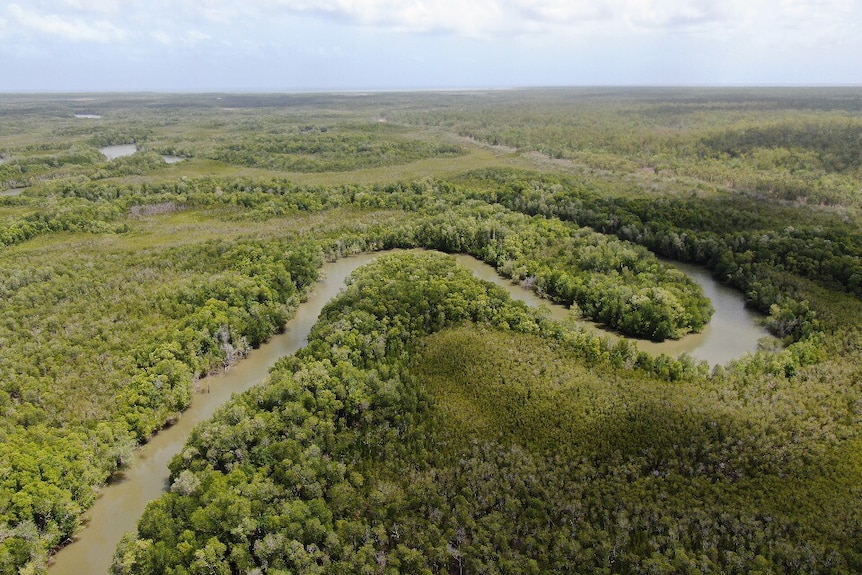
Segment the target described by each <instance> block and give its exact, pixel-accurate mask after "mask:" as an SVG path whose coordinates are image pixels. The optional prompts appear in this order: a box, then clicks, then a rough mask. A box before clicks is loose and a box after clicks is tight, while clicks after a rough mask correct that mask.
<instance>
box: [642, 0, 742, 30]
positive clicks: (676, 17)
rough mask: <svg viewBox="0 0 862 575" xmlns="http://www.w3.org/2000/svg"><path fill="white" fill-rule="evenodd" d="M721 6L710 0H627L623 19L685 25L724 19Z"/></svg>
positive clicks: (664, 26) (654, 24)
mask: <svg viewBox="0 0 862 575" xmlns="http://www.w3.org/2000/svg"><path fill="white" fill-rule="evenodd" d="M723 6H724V4H723V3H718V2H712V1H711V0H629V1H628V2H626V6H625V19H626V20H627V21H628V22H630V23H631V24H633V25H635V26H646V27H660V28H667V27H686V26H690V25H698V24H706V23H712V22H722V21H726V17H727V15H726V13H725V12H724V10H723V9H722V7H723Z"/></svg>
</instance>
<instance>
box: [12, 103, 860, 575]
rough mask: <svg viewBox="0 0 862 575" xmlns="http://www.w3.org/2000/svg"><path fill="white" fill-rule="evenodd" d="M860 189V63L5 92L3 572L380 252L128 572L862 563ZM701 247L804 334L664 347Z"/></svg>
mask: <svg viewBox="0 0 862 575" xmlns="http://www.w3.org/2000/svg"><path fill="white" fill-rule="evenodd" d="M120 145H123V146H124V150H126V151H127V154H126V155H120V156H119V157H114V156H115V154H114V153H112V152H113V150H107V149H106V147H108V146H120ZM124 153H125V152H124ZM860 209H862V90H860V89H856V88H805V89H801V88H799V89H790V88H786V89H785V88H770V89H753V88H752V89H682V88H680V89H659V88H638V89H635V88H631V89H600V88H591V89H586V88H584V89H545V90H538V89H533V90H513V91H489V92H424V93H393V94H386V93H380V94H293V95H292V94H287V95H279V94H250V95H244V94H203V95H191V94H185V95H154V94H95V95H81V94H71V95H5V96H2V98H0V413H2V425H0V574H4V575H5V574H16V573H22V574H32V573H44V572H46V570H47V569H48V565H49V563H50V561H51V558H52V555H53V554H54V553H55V552H56V551H57V550H58V549H60V548H62V547H63V546H65V545H69V544H71V545H74V543H73V541H74V539H75V537H76V533H80V532H81V530H82V529H85V528H86V525H85V523H86V522H85V520H84V514H85V512H86V510H87V509H88V508H89V507H90V506H91V505H92V504H93V502H94V501H95V500H96V498H97V497H98V496H99V494H100V492H102V490H109V489H111V483H113V482H117V481H121V480H122V476H123V472H124V469H127V467H128V466H129V465H134V460H135V456H134V455H135V452H136V447H137V446H139V445H141V444H144V443H146V442H147V441H148V440H149V439H150V438H152V437H153V435H154V434H156V433H158V432H159V430H161V429H164V428H165V427H166V426H170V425H172V424H173V423H174V422H175V421H177V419H178V418H181V417H182V413H183V411H184V410H186V409H187V408H188V406H189V405H190V404H191V402H193V401H194V398H195V396H196V394H199V393H205V392H206V390H207V381H208V380H207V376H208V375H209V374H213V373H218V372H221V371H224V370H229V369H231V368H232V367H233V366H236V365H237V364H238V362H242V361H243V358H244V357H246V355H247V354H248V353H249V351H250V350H252V349H255V348H257V347H259V346H260V345H262V344H264V343H265V342H267V341H268V340H269V339H270V338H271V337H272V336H273V335H275V334H277V333H279V332H281V331H282V330H284V327H285V323H286V322H287V321H288V319H289V318H290V317H292V315H293V314H294V313H296V311H297V309H300V306H302V305H303V303H302V302H303V301H304V300H305V299H306V298H307V297H308V296H309V294H310V293H312V292H313V290H314V288H315V285H316V284H317V282H318V280H319V279H320V273H321V271H320V270H321V269H322V266H323V264H324V262H327V261H336V260H339V259H341V258H346V257H350V256H351V255H355V254H359V253H368V252H380V251H384V250H395V251H393V252H392V253H386V254H383V255H380V256H379V257H378V258H377V259H376V260H375V261H374V262H373V263H370V264H368V265H366V266H363V267H360V268H359V269H358V270H357V271H356V272H355V273H354V274H353V276H352V277H351V279H350V280H349V282H348V285H347V287H346V288H345V290H344V291H343V293H341V294H340V295H339V296H338V297H336V298H335V299H333V300H332V301H331V302H330V303H329V304H328V305H327V306H326V307H325V308H324V311H323V312H322V314H321V316H320V318H319V321H318V323H317V325H316V326H315V327H314V329H313V330H312V331H311V333H310V335H309V336H308V344H307V345H306V346H305V347H304V348H302V349H301V350H300V351H298V352H297V353H296V354H294V355H291V356H287V357H284V358H282V359H281V360H280V361H279V362H278V363H277V364H276V366H275V367H274V368H273V370H272V371H271V373H270V375H269V377H268V378H267V379H266V380H265V381H262V382H261V383H260V384H259V385H257V386H255V387H253V388H252V389H250V390H249V391H246V392H244V393H242V394H238V395H236V396H235V397H234V398H233V399H231V400H230V401H229V402H228V403H227V404H225V405H224V406H223V407H222V408H220V409H219V410H218V412H217V413H216V414H215V416H214V417H213V418H212V419H211V420H209V421H207V422H204V423H202V424H201V425H199V426H198V427H197V428H196V429H195V431H194V432H192V434H191V436H190V437H189V438H188V442H187V443H186V445H185V447H184V448H183V449H182V451H181V453H179V455H177V456H176V457H175V458H174V460H173V462H172V463H171V465H170V474H171V476H170V480H169V484H168V485H166V486H165V492H164V494H163V495H162V496H161V497H160V498H159V499H157V500H155V501H153V502H152V503H151V504H150V505H149V506H148V508H147V510H146V512H145V513H144V515H143V516H142V517H141V518H140V520H139V521H138V524H137V525H138V527H137V531H136V532H131V533H129V534H127V535H126V536H125V537H124V538H123V540H122V542H121V543H120V545H119V547H118V548H117V549H116V550H115V551H114V550H111V552H112V554H113V566H112V568H111V569H112V571H113V572H114V573H116V574H122V575H136V574H145V573H146V574H161V573H171V574H176V575H180V574H198V573H200V574H205V573H206V574H210V573H218V574H230V573H261V574H262V573H273V574H276V573H278V574H282V573H386V574H390V573H391V574H395V573H416V574H431V573H452V574H455V573H457V574H459V575H460V574H466V573H501V574H502V573H608V574H612V573H613V574H657V573H691V574H695V573H727V574H731V573H733V574H737V573H738V574H743V573H763V574H768V573H835V574H838V573H858V572H862V497H860V485H862V388H860V384H862V373H860V370H862V332H860V327H862V305H860V304H862V302H860V297H862V227H860V222H862V219H860ZM450 254H469V255H471V256H473V257H474V258H477V259H478V260H481V261H483V262H486V263H487V264H489V265H491V266H493V268H495V269H496V270H497V273H499V274H500V275H501V276H503V277H505V278H509V280H510V281H511V282H513V283H516V284H519V285H522V286H524V287H526V288H529V289H532V290H533V291H535V292H536V293H537V294H539V295H541V296H542V297H545V298H547V300H548V301H549V302H555V303H558V304H562V305H565V306H567V307H568V308H570V310H571V311H570V313H569V315H570V320H566V321H556V320H553V319H551V318H549V317H548V315H547V313H545V312H543V310H541V309H533V308H530V307H527V306H526V305H524V304H522V303H520V302H516V301H513V300H512V299H511V298H510V297H509V296H508V295H507V293H506V292H505V291H504V290H502V289H501V288H499V287H496V286H494V285H492V284H490V283H488V282H485V281H482V280H479V279H477V278H475V277H474V276H473V275H472V274H471V273H470V272H469V271H468V270H466V269H465V268H463V267H462V266H460V265H459V264H458V263H457V261H456V260H455V259H454V258H453V257H452V256H451V255H450ZM673 261H679V262H687V263H693V264H697V265H699V266H702V267H704V268H706V269H708V270H709V271H710V272H711V273H712V275H713V277H714V278H716V280H718V281H720V282H722V283H723V284H726V285H728V286H731V287H733V288H734V289H736V290H738V291H739V293H740V294H742V295H743V297H744V298H745V301H746V303H747V305H748V306H750V308H752V309H753V310H756V311H757V312H759V313H760V314H762V318H763V319H762V321H763V324H764V326H765V327H766V328H767V329H768V330H769V332H770V333H771V336H769V337H766V338H764V339H762V340H761V342H760V345H759V349H757V350H755V351H752V352H751V353H748V354H746V355H743V356H741V357H739V358H737V359H735V360H733V361H731V362H729V363H727V364H724V365H717V366H714V367H713V366H710V365H708V364H707V363H706V362H701V361H697V360H695V359H693V358H692V357H691V356H689V355H686V354H683V355H681V356H678V357H672V356H669V355H663V354H661V355H655V354H651V353H647V352H644V351H640V350H638V348H637V345H636V344H635V341H637V340H639V339H640V340H649V341H654V342H660V341H663V340H669V339H670V340H672V339H677V338H681V337H684V336H686V335H688V334H692V333H697V332H700V331H702V330H703V329H704V328H705V327H707V326H708V325H709V322H710V320H711V318H712V315H713V312H714V310H713V306H712V304H711V302H710V300H709V299H708V298H707V297H706V296H705V294H704V292H703V290H702V289H701V288H700V286H698V285H697V284H696V283H695V282H693V281H692V280H691V279H690V278H689V277H688V276H686V275H685V274H684V273H682V272H680V271H679V270H678V269H676V268H675V267H674V265H673V263H672V262H673ZM580 321H591V322H593V323H595V324H598V325H600V326H601V327H602V328H603V329H605V330H607V333H608V334H612V335H613V337H610V335H609V336H607V337H606V336H603V335H601V333H600V332H597V331H595V330H588V329H585V328H584V326H583V325H582V323H579V322H580Z"/></svg>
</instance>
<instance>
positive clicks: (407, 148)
mask: <svg viewBox="0 0 862 575" xmlns="http://www.w3.org/2000/svg"><path fill="white" fill-rule="evenodd" d="M345 128H346V129H345ZM351 128H352V129H351ZM393 131H394V130H393V129H390V128H388V127H387V126H385V125H378V126H371V127H362V126H355V127H351V126H345V127H343V128H342V127H339V128H336V129H327V128H316V127H304V128H298V129H296V130H293V131H291V132H288V133H280V134H254V135H253V136H252V137H251V138H249V139H248V140H245V141H242V142H236V141H234V142H231V143H229V144H224V145H222V146H220V147H218V148H216V149H215V150H213V151H212V152H210V153H209V154H208V157H209V158H211V159H214V160H221V161H224V162H227V163H230V164H239V165H242V166H251V167H260V168H267V169H270V170H281V171H287V172H342V171H350V170H355V169H357V168H372V167H377V166H390V165H397V164H403V163H407V162H412V161H415V160H420V159H423V158H434V157H453V156H457V155H459V154H462V153H463V150H462V149H461V148H459V147H458V146H453V145H444V144H431V143H427V142H424V141H422V140H413V139H400V138H398V139H391V140H387V139H386V137H385V136H387V135H389V134H392V133H393ZM393 135H394V134H393ZM381 136H384V137H381Z"/></svg>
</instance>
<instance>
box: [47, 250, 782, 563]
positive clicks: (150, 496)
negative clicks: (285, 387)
mask: <svg viewBox="0 0 862 575" xmlns="http://www.w3.org/2000/svg"><path fill="white" fill-rule="evenodd" d="M379 255H380V254H379V253H375V254H362V255H358V256H353V257H349V258H345V259H341V260H338V261H336V262H333V263H327V264H326V265H324V267H323V270H322V272H323V273H322V276H321V277H322V278H323V279H322V280H321V281H320V282H319V283H318V284H317V286H316V287H315V289H314V291H313V292H312V293H311V294H310V295H309V298H308V300H307V301H306V302H304V303H303V304H302V305H300V306H299V307H298V308H297V310H296V315H295V316H294V317H293V319H291V320H290V321H289V322H288V324H287V326H286V329H285V331H284V333H281V334H279V335H276V336H274V337H273V338H272V339H270V341H269V342H268V343H266V344H264V345H262V346H260V348H258V349H255V350H252V352H251V353H250V354H249V355H248V357H247V358H246V359H244V360H243V361H241V362H239V363H238V364H237V365H235V366H233V367H232V368H231V369H230V370H228V371H226V372H223V373H220V374H217V375H214V376H211V377H209V378H207V381H208V383H209V385H208V389H209V393H203V394H195V395H194V397H193V398H192V405H191V407H190V408H189V409H188V410H187V411H185V412H184V413H183V414H182V416H181V417H180V418H179V419H178V421H177V422H176V423H175V424H174V425H172V426H171V427H168V428H166V429H164V430H162V431H161V432H159V433H158V434H157V435H156V436H155V437H153V438H152V440H151V441H150V442H149V443H147V444H146V445H144V446H142V447H141V448H140V449H138V450H137V451H136V457H135V461H134V463H133V464H132V465H131V466H130V467H129V469H127V470H126V471H125V473H124V475H123V477H122V478H121V479H119V480H117V481H115V482H114V483H112V484H111V485H109V486H107V487H105V488H104V489H103V491H102V495H101V497H100V498H99V499H97V500H96V502H95V504H94V505H93V507H92V508H91V509H90V510H89V511H88V512H87V514H86V516H85V517H86V521H87V525H86V527H85V528H83V529H82V530H81V531H80V532H79V533H78V534H77V537H76V542H75V543H73V544H71V545H68V546H66V547H65V548H63V549H61V550H60V551H59V552H58V553H57V554H56V555H55V556H54V558H53V564H52V565H51V566H50V568H49V569H48V572H49V574H50V575H66V574H69V575H104V574H105V573H107V572H108V570H109V568H110V565H111V560H112V558H113V553H114V550H115V548H116V546H117V544H118V543H119V542H120V539H121V538H122V536H123V534H124V533H126V532H128V531H133V530H134V529H135V528H136V524H137V521H138V518H139V517H140V516H141V514H142V513H143V512H144V509H145V507H146V505H147V503H149V502H150V501H152V500H154V499H156V498H158V497H159V496H160V495H161V494H162V493H163V492H164V490H165V489H166V488H167V486H168V485H167V483H168V468H167V466H168V463H169V462H170V461H171V459H172V458H173V456H174V455H176V454H177V453H179V452H180V450H181V449H182V448H183V446H184V445H185V442H186V440H187V438H188V436H189V434H190V433H191V431H192V429H193V428H194V427H195V425H197V424H198V423H200V422H201V421H203V420H206V419H208V418H209V417H211V416H212V414H213V413H214V412H215V411H216V409H217V408H218V407H219V406H221V405H222V404H224V403H225V402H226V401H227V400H228V399H230V397H231V396H232V395H233V394H234V393H237V392H241V391H244V390H246V389H249V388H251V387H252V386H254V385H256V384H257V383H260V382H261V381H263V380H264V379H265V378H266V375H267V373H268V372H269V369H270V368H271V367H272V365H273V364H274V363H275V362H276V361H277V360H278V359H279V358H281V357H283V356H285V355H290V354H292V353H294V352H296V351H297V350H298V349H300V348H301V347H302V346H303V345H305V343H306V338H307V337H308V334H309V332H310V331H311V328H312V327H313V325H314V323H315V322H316V321H317V317H318V316H319V315H320V311H321V309H322V308H323V306H324V305H325V304H326V303H327V302H328V301H329V300H330V299H332V298H333V297H334V296H335V295H336V294H337V293H338V292H339V291H340V289H341V287H342V286H343V285H344V280H345V279H346V278H347V276H349V275H350V274H351V273H352V272H353V271H354V270H355V269H357V268H358V267H360V266H362V265H364V264H366V263H368V262H370V261H372V260H373V259H375V258H376V257H378V256H379ZM456 259H457V260H458V262H459V263H460V264H461V265H462V266H464V267H466V268H468V269H470V270H471V271H472V272H473V273H474V275H476V277H479V278H481V279H484V280H488V281H492V282H494V283H495V284H497V285H500V286H502V287H504V288H505V289H506V290H507V291H508V292H509V294H510V295H511V296H512V297H513V298H514V299H518V300H521V301H524V302H525V303H527V304H528V305H531V306H545V307H546V308H547V309H548V312H549V314H550V316H551V317H552V318H554V319H568V318H569V311H568V310H567V309H566V308H564V307H562V306H559V305H554V304H551V303H549V302H548V301H547V300H543V299H541V298H539V297H538V296H536V295H535V294H534V293H533V292H531V291H529V290H527V289H525V288H522V287H520V286H518V285H513V284H512V283H511V282H509V281H508V280H506V279H503V278H501V277H500V276H499V275H497V273H496V271H495V270H494V268H492V267H491V266H489V265H487V264H485V263H483V262H480V261H478V260H476V259H474V258H472V257H470V256H463V255H459V256H456ZM674 265H677V266H678V267H680V268H682V269H683V271H685V272H686V273H688V274H689V275H690V276H692V278H693V279H694V280H695V281H697V282H698V283H700V284H701V285H702V286H703V287H704V290H705V291H706V295H707V296H708V297H709V298H710V299H712V301H713V306H714V307H715V309H716V313H715V316H714V317H713V320H712V322H711V323H710V326H708V327H707V329H706V330H705V331H704V332H703V333H701V334H695V335H691V336H688V337H686V338H683V339H681V340H678V341H668V342H663V343H653V342H643V341H638V342H637V343H638V347H639V348H640V349H642V350H644V351H649V352H652V353H667V354H669V355H678V354H679V353H682V352H688V353H690V354H691V355H692V356H694V357H695V358H697V359H703V360H706V361H708V362H709V363H710V364H716V363H725V362H726V361H728V360H730V359H733V358H735V357H739V356H741V355H743V354H744V353H746V352H748V351H754V350H755V349H756V348H757V341H758V340H759V339H760V337H762V336H764V335H766V332H765V331H764V330H763V328H762V327H760V326H759V325H758V324H757V322H756V316H755V315H754V314H752V313H751V312H749V311H748V310H746V309H745V306H744V303H743V299H742V296H741V294H739V293H738V292H736V291H734V290H732V289H730V288H726V287H724V286H721V285H719V284H717V283H716V282H715V281H714V280H713V279H712V277H710V275H709V273H708V272H707V271H706V270H703V269H701V268H697V267H695V266H686V265H683V264H674ZM581 323H582V324H583V325H585V326H587V327H588V328H589V329H593V330H597V331H600V332H601V333H603V334H606V335H607V332H604V331H602V330H601V329H600V328H599V327H598V326H596V325H595V324H591V323H589V322H581ZM612 337H618V336H612Z"/></svg>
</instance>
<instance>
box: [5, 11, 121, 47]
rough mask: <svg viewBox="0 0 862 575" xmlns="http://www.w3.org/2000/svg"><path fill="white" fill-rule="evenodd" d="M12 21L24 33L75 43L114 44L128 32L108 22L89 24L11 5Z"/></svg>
mask: <svg viewBox="0 0 862 575" xmlns="http://www.w3.org/2000/svg"><path fill="white" fill-rule="evenodd" d="M8 12H9V15H10V16H11V18H12V21H13V22H14V23H15V24H16V25H17V27H18V28H19V29H20V30H22V31H28V32H34V33H37V34H40V35H44V36H48V37H52V38H57V39H61V40H70V41H73V42H102V43H108V42H114V41H118V40H122V39H124V38H125V37H126V32H125V31H124V30H122V29H120V28H118V27H117V26H115V25H114V24H112V23H111V22H108V21H107V20H94V21H92V22H89V21H87V20H84V19H82V18H80V17H75V18H72V17H70V16H61V15H59V14H39V13H37V12H33V11H31V10H26V9H24V8H21V7H20V6H19V5H17V4H11V5H10V6H9V8H8Z"/></svg>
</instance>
